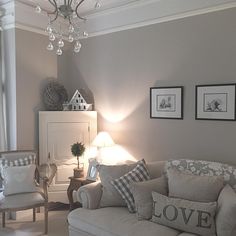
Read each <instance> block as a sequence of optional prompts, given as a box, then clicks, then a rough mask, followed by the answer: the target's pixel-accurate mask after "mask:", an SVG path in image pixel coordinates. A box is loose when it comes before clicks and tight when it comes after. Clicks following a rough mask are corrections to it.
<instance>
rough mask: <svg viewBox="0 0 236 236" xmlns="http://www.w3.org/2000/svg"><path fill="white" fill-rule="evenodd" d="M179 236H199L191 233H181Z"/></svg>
mask: <svg viewBox="0 0 236 236" xmlns="http://www.w3.org/2000/svg"><path fill="white" fill-rule="evenodd" d="M178 236H198V235H197V234H191V233H181V234H179V235H178Z"/></svg>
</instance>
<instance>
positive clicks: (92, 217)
mask: <svg viewBox="0 0 236 236" xmlns="http://www.w3.org/2000/svg"><path fill="white" fill-rule="evenodd" d="M68 222H69V224H70V225H71V226H73V227H74V228H77V229H80V230H82V231H85V232H87V233H90V234H91V235H96V236H134V235H135V236H144V235H147V232H148V236H157V235H158V236H167V235H168V236H177V235H179V233H180V232H179V231H177V230H174V229H171V228H168V227H166V226H162V225H159V224H155V223H152V222H150V221H145V220H143V221H138V220H137V218H136V216H135V214H130V213H129V212H128V209H127V208H125V207H109V208H100V209H96V210H88V209H83V208H78V209H75V210H74V211H72V212H70V213H69V215H68Z"/></svg>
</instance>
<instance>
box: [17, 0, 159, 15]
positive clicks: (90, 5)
mask: <svg viewBox="0 0 236 236" xmlns="http://www.w3.org/2000/svg"><path fill="white" fill-rule="evenodd" d="M16 1H18V2H22V3H25V4H27V5H30V6H35V5H37V4H39V5H40V6H41V8H42V9H44V10H46V11H50V10H52V9H53V7H52V6H51V4H50V3H49V2H48V1H47V0H16ZM74 1H76V0H74ZM138 1H140V0H99V2H100V3H101V8H100V9H96V11H102V10H106V9H111V8H114V7H120V6H124V5H127V4H130V3H135V2H138ZM158 1H159V0H158ZM57 2H59V4H58V5H61V4H63V2H64V0H57ZM96 2H97V0H85V1H84V2H83V3H82V4H81V6H80V7H79V11H80V12H81V13H82V14H88V13H90V12H93V11H94V7H95V4H96Z"/></svg>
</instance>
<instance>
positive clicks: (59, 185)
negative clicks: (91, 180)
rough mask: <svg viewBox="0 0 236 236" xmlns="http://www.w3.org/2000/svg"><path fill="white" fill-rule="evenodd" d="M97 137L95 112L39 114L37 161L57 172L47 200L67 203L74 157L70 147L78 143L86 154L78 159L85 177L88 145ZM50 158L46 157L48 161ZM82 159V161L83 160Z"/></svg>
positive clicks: (88, 152)
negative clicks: (52, 165) (54, 166)
mask: <svg viewBox="0 0 236 236" xmlns="http://www.w3.org/2000/svg"><path fill="white" fill-rule="evenodd" d="M96 134H97V113H96V112H95V111H83V112H82V111H80V112H76V111H75V112H68V111H67V112H64V111H60V112H54V111H52V112H50V111H41V112H39V162H40V164H43V163H47V162H51V163H55V164H56V165H57V173H56V176H55V178H54V179H53V182H52V184H51V185H50V187H49V190H48V196H49V201H56V202H57V201H58V202H65V203H68V198H67V191H66V190H67V188H68V186H69V177H70V176H73V169H74V168H75V167H77V158H76V157H74V156H73V155H72V153H71V145H72V144H73V143H75V142H82V143H84V144H85V146H86V151H85V153H84V155H83V156H82V158H80V159H82V161H83V162H84V164H85V165H84V167H85V171H84V172H85V174H86V170H87V167H88V159H89V158H90V157H91V156H90V151H91V147H90V144H91V142H92V141H93V139H94V138H95V136H96ZM49 157H50V158H49ZM83 159H84V160H83Z"/></svg>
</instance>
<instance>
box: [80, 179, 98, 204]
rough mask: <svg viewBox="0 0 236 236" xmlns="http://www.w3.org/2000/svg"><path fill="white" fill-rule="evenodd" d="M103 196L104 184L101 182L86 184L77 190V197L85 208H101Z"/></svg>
mask: <svg viewBox="0 0 236 236" xmlns="http://www.w3.org/2000/svg"><path fill="white" fill-rule="evenodd" d="M101 197H102V185H101V183H100V182H95V183H91V184H87V185H84V186H82V187H80V188H79V190H78V191H77V192H76V198H77V200H78V201H79V202H81V203H82V206H83V208H88V209H96V208H99V205H100V200H101Z"/></svg>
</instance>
